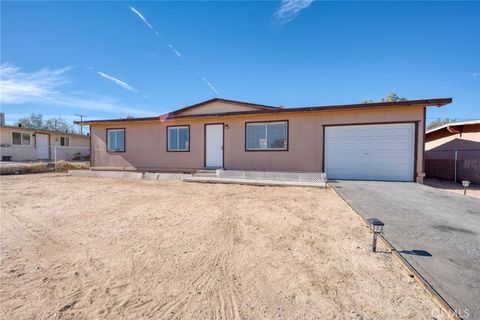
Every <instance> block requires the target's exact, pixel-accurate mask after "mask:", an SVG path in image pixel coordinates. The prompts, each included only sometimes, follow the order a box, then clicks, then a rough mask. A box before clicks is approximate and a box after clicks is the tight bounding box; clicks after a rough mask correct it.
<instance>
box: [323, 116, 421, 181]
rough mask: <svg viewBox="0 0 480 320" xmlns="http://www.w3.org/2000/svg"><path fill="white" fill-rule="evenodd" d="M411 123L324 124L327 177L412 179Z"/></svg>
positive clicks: (412, 126)
mask: <svg viewBox="0 0 480 320" xmlns="http://www.w3.org/2000/svg"><path fill="white" fill-rule="evenodd" d="M414 150H415V125H414V124H413V123H398V124H380V125H348V126H336V127H326V128H325V172H326V173H327V176H328V178H329V179H352V180H390V181H413V174H414V173H413V168H414V159H415V151H414Z"/></svg>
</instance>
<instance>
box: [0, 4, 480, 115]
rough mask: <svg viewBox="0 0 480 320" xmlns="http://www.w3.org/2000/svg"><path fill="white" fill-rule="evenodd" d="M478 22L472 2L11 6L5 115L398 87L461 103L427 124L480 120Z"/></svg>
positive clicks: (277, 100) (478, 7)
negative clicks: (441, 118)
mask: <svg viewBox="0 0 480 320" xmlns="http://www.w3.org/2000/svg"><path fill="white" fill-rule="evenodd" d="M132 8H133V9H134V10H133V9H132ZM142 17H143V19H144V20H142ZM479 17H480V3H479V2H473V1H472V2H433V1H428V2H413V1H408V2H379V1H374V2H361V1H355V2H346V1H315V2H310V1H309V0H302V1H295V0H288V1H283V2H282V1H264V2H250V1H249V2H245V1H244V2H199V1H197V2H62V3H59V2H5V1H2V3H1V64H2V76H1V80H2V86H1V102H2V105H1V109H2V111H3V112H5V113H6V117H7V121H8V122H9V123H13V122H14V121H15V120H16V119H17V118H18V117H21V116H22V115H28V114H30V113H32V112H36V113H42V114H44V115H45V116H47V117H57V116H61V117H64V118H66V119H67V120H70V121H72V120H74V119H76V117H75V116H74V114H76V113H81V114H84V115H87V116H88V119H102V118H117V117H126V116H128V115H133V116H150V115H158V114H161V113H164V112H167V111H172V110H174V109H177V108H180V107H183V106H186V105H189V104H193V103H196V102H200V101H203V100H206V99H210V98H213V97H222V98H227V99H235V100H242V101H250V102H256V103H261V104H268V105H274V106H278V105H282V106H287V107H299V106H308V105H328V104H343V103H356V102H361V101H363V100H366V99H374V100H378V99H380V98H382V97H384V96H386V95H387V94H388V93H389V92H391V91H394V92H397V93H398V94H399V95H400V96H404V97H407V98H409V99H417V98H436V97H452V98H453V99H454V102H453V103H452V104H451V105H449V106H446V107H442V108H430V109H428V113H427V117H428V120H430V121H431V120H433V119H435V118H438V117H450V118H457V119H460V120H464V119H473V118H480V18H479Z"/></svg>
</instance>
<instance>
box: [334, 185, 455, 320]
mask: <svg viewBox="0 0 480 320" xmlns="http://www.w3.org/2000/svg"><path fill="white" fill-rule="evenodd" d="M329 188H330V189H332V190H333V191H334V192H335V193H336V194H337V195H338V196H339V197H340V199H342V201H343V202H344V203H345V204H346V205H347V206H348V207H350V209H352V211H353V212H355V213H356V214H357V216H358V217H359V218H360V220H361V221H363V223H364V224H365V225H366V226H367V227H369V228H370V225H369V223H368V221H367V220H366V219H365V218H363V217H362V215H361V214H360V213H359V212H357V210H355V209H354V208H353V207H352V206H350V205H349V204H348V202H347V201H346V200H345V199H344V198H343V196H342V195H341V194H340V193H338V192H337V190H335V187H329ZM378 239H379V240H380V241H381V242H382V243H383V244H384V245H385V247H387V248H388V250H390V252H391V253H392V254H393V256H394V257H395V258H396V259H397V261H398V262H400V265H401V266H402V267H403V268H404V269H405V270H407V271H408V272H409V273H410V274H412V275H413V278H414V279H415V280H416V281H417V283H419V284H420V286H422V288H423V289H424V290H425V291H427V292H428V293H429V294H430V296H431V297H432V298H433V300H434V301H435V303H436V304H437V306H438V307H440V309H442V310H443V312H444V313H445V315H446V316H447V317H448V318H449V319H454V320H462V318H461V317H460V316H459V315H458V314H457V312H456V311H455V309H453V308H452V307H451V306H450V305H449V304H448V302H447V301H445V299H443V297H442V296H441V295H440V294H439V293H438V292H437V291H436V290H435V288H433V287H432V285H431V284H430V283H428V281H427V280H425V278H423V277H422V275H421V274H420V273H418V271H417V270H416V269H415V268H414V267H413V266H412V265H411V264H410V263H409V262H408V261H407V260H406V259H405V258H404V257H402V255H401V254H400V253H398V251H397V249H395V247H394V246H393V245H392V244H391V243H390V242H388V240H387V239H385V237H384V236H383V235H380V236H379V237H378Z"/></svg>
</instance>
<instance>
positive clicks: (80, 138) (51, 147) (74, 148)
mask: <svg viewBox="0 0 480 320" xmlns="http://www.w3.org/2000/svg"><path fill="white" fill-rule="evenodd" d="M55 153H56V154H55ZM0 155H1V157H2V160H5V159H7V158H9V159H10V160H11V161H32V160H54V159H55V156H56V159H57V160H77V159H78V160H88V158H89V156H90V137H89V136H86V135H81V134H74V133H68V132H58V131H46V130H37V129H30V128H23V127H19V126H7V125H0Z"/></svg>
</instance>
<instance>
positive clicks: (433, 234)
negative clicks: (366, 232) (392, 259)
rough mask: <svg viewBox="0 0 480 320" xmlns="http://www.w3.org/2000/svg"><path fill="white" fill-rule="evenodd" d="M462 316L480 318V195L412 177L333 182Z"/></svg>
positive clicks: (348, 201) (356, 208)
mask: <svg viewBox="0 0 480 320" xmlns="http://www.w3.org/2000/svg"><path fill="white" fill-rule="evenodd" d="M332 185H333V186H334V187H335V189H336V191H337V192H338V193H339V194H340V195H341V196H342V197H343V198H344V200H345V201H346V202H347V203H348V204H349V205H350V206H351V207H352V208H354V209H355V210H356V211H357V212H358V213H359V214H361V215H362V216H363V217H364V218H366V219H368V218H378V219H380V220H382V221H383V222H384V223H385V228H384V237H385V239H387V240H388V241H389V242H390V243H391V244H392V245H393V246H394V247H395V248H396V249H397V250H398V252H399V253H400V254H401V255H402V256H403V257H404V258H405V259H406V260H407V261H408V262H409V263H410V264H411V265H412V266H413V267H414V268H415V269H416V270H417V271H418V272H419V273H420V274H421V275H422V276H423V277H424V278H425V280H426V281H428V282H429V283H430V285H431V286H432V287H433V288H434V289H435V290H436V291H437V292H438V293H439V294H440V295H441V296H442V297H443V298H444V299H445V300H446V301H447V303H448V304H450V306H451V307H452V308H453V309H455V310H456V311H457V313H459V315H460V316H462V317H464V318H468V319H480V304H479V301H480V200H479V199H475V198H472V197H467V196H463V195H458V194H453V193H450V192H446V191H442V190H438V189H435V188H432V187H428V186H425V185H421V184H416V183H408V182H374V181H338V182H337V183H333V184H332Z"/></svg>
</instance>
